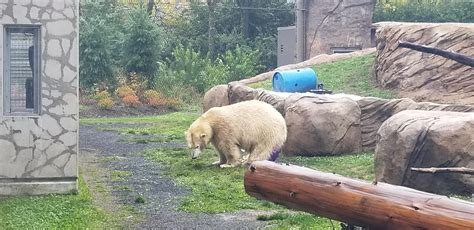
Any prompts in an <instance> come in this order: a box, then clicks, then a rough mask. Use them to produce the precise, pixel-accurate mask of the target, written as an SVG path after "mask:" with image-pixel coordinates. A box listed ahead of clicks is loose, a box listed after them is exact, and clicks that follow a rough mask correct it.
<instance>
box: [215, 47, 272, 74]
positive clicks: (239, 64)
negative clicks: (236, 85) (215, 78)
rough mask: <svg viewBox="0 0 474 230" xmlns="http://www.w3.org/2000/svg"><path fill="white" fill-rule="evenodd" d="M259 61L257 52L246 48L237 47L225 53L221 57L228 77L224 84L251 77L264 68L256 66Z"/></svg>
mask: <svg viewBox="0 0 474 230" xmlns="http://www.w3.org/2000/svg"><path fill="white" fill-rule="evenodd" d="M259 59H260V52H259V51H258V50H251V49H250V48H248V47H243V48H240V46H237V47H236V48H235V50H233V51H226V52H225V54H224V55H223V56H222V61H223V62H224V64H225V65H226V66H227V67H228V70H229V71H228V75H227V76H226V77H225V82H222V83H228V82H231V81H238V80H242V79H245V78H248V77H253V76H255V75H256V74H257V72H258V71H259V70H260V69H262V68H263V67H264V66H262V65H259V64H257V63H258V60H259Z"/></svg>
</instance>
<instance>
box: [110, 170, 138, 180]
mask: <svg viewBox="0 0 474 230" xmlns="http://www.w3.org/2000/svg"><path fill="white" fill-rule="evenodd" d="M132 175H133V174H132V172H130V171H121V170H114V171H112V172H110V180H111V181H121V180H124V179H125V177H129V176H132Z"/></svg>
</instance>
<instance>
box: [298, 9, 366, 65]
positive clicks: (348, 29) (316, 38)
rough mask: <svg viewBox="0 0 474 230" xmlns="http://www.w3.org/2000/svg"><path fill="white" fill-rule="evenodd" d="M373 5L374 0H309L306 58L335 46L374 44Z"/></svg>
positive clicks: (340, 48)
mask: <svg viewBox="0 0 474 230" xmlns="http://www.w3.org/2000/svg"><path fill="white" fill-rule="evenodd" d="M374 6H375V0H312V1H306V8H307V16H306V19H307V20H306V23H305V24H306V48H305V50H306V59H308V58H310V57H313V56H316V55H318V54H323V53H327V54H331V53H333V49H334V48H338V49H339V50H345V49H349V50H352V49H355V50H357V49H365V48H369V47H371V40H370V33H371V31H370V28H371V24H372V14H373V9H374Z"/></svg>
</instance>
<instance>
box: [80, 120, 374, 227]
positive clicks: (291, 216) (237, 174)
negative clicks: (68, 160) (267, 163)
mask: <svg viewBox="0 0 474 230" xmlns="http://www.w3.org/2000/svg"><path fill="white" fill-rule="evenodd" d="M198 116H199V114H198V112H189V111H186V112H176V113H171V114H166V115H162V116H157V117H140V118H134V117H129V118H116V119H86V120H85V122H87V123H89V124H93V123H94V122H97V123H104V122H107V123H112V122H117V123H137V124H138V123H143V124H147V126H145V127H143V126H140V125H137V126H136V127H130V128H117V129H114V130H118V131H119V132H120V133H121V134H122V135H123V136H125V137H126V136H128V135H130V134H142V135H143V133H147V134H148V135H149V136H150V137H140V138H139V139H143V140H144V141H153V140H154V139H155V140H156V138H157V136H158V138H161V137H163V139H160V140H158V141H176V142H178V143H182V144H183V145H184V144H185V140H184V131H185V130H186V129H187V128H188V127H189V125H190V124H191V123H192V122H193V121H194V120H195V119H196V118H197V117H198ZM129 140H130V141H136V140H137V139H133V138H129ZM143 154H144V155H145V157H146V158H147V159H148V160H151V161H154V162H157V163H159V164H160V165H162V166H163V171H164V172H165V173H166V175H168V176H170V177H172V178H173V179H174V180H175V181H176V183H177V184H179V185H181V186H184V187H186V188H188V189H190V190H191V192H190V194H189V195H188V196H185V197H184V198H182V200H181V201H180V205H179V207H178V210H180V211H185V212H191V213H224V212H235V211H239V210H243V209H257V210H270V211H276V212H277V213H276V214H275V216H273V215H269V216H261V217H260V218H262V219H265V218H266V219H265V220H266V221H269V223H270V224H272V228H276V229H288V228H303V229H307V228H314V227H315V226H316V228H317V229H321V228H322V229H327V228H331V226H332V225H331V222H330V221H329V220H328V219H326V218H320V217H316V216H313V215H310V214H307V213H302V212H286V210H287V209H286V208H284V207H282V206H279V205H276V204H273V203H271V202H267V201H262V200H257V199H256V198H253V197H251V196H249V195H247V194H246V193H245V190H244V185H243V175H244V171H245V169H244V168H243V167H238V168H226V169H220V168H218V167H215V166H211V165H210V164H211V163H212V162H214V161H216V160H218V155H217V153H216V151H215V150H214V149H213V148H212V147H208V148H207V149H206V150H205V151H204V153H203V154H202V155H201V157H200V158H199V159H198V160H191V157H190V152H189V150H188V149H186V148H160V149H152V150H148V151H146V152H144V153H143ZM280 161H282V162H289V163H292V164H297V165H302V166H306V167H309V168H314V169H318V170H321V171H327V172H336V173H338V174H341V175H346V176H351V177H356V178H361V179H367V180H372V179H373V154H371V153H364V154H360V155H348V156H336V157H291V158H290V157H282V158H280ZM333 222H334V224H335V225H337V222H335V221H333Z"/></svg>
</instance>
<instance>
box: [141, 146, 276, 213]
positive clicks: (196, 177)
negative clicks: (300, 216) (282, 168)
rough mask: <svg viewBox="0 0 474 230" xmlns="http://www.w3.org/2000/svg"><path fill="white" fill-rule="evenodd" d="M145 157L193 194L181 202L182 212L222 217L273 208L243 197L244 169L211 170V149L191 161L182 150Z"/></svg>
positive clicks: (213, 156)
mask: <svg viewBox="0 0 474 230" xmlns="http://www.w3.org/2000/svg"><path fill="white" fill-rule="evenodd" d="M145 156H146V157H147V158H148V159H150V160H153V161H156V162H159V163H161V165H163V166H164V170H165V172H166V174H167V175H168V176H171V177H173V178H174V179H175V180H176V182H177V183H178V184H180V185H184V186H186V187H189V188H190V189H191V190H192V193H191V194H190V195H189V196H187V197H185V198H184V199H183V200H182V202H181V205H180V206H179V210H181V211H186V212H193V213H198V212H205V213H222V212H232V211H238V210H240V209H269V208H275V207H276V205H273V204H271V203H269V202H263V201H259V200H257V199H255V198H253V197H250V196H248V195H247V194H246V193H245V191H244V184H243V174H244V171H245V169H244V168H243V167H239V168H227V169H220V168H218V167H216V166H211V165H210V164H211V162H214V161H216V160H217V159H218V157H217V155H216V153H215V152H214V150H213V149H207V150H205V151H204V153H203V154H202V155H201V157H200V158H199V159H198V160H191V158H190V156H189V151H188V150H187V149H184V148H175V149H156V150H149V151H146V152H145Z"/></svg>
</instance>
